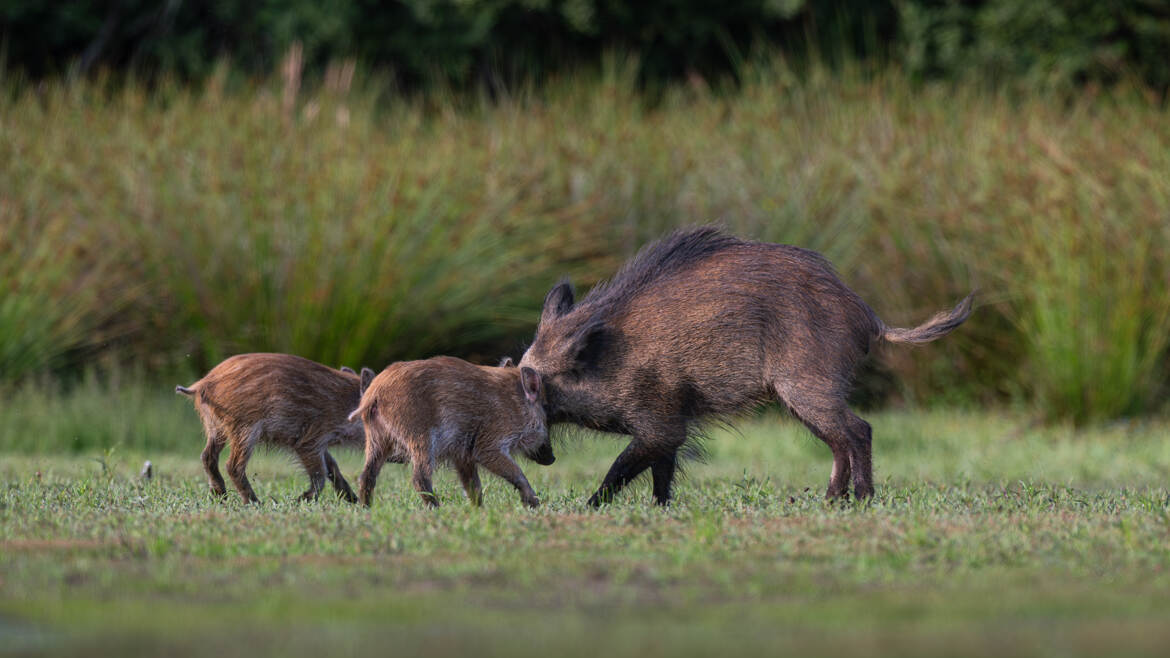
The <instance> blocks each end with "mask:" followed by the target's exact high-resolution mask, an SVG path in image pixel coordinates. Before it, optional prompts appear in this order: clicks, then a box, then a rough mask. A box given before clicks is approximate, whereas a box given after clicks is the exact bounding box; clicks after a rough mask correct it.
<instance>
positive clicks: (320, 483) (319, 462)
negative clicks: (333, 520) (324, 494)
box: [297, 451, 328, 501]
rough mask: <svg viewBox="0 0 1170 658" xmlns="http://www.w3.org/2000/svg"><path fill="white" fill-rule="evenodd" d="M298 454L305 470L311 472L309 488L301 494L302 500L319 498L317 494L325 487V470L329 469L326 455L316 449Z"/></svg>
mask: <svg viewBox="0 0 1170 658" xmlns="http://www.w3.org/2000/svg"><path fill="white" fill-rule="evenodd" d="M297 456H298V457H299V458H300V460H301V465H302V466H304V467H305V472H306V473H308V474H309V488H308V489H307V490H306V491H305V493H303V494H301V500H304V501H313V500H317V496H318V495H320V494H321V490H322V489H324V488H325V472H326V471H327V470H328V467H327V466H326V465H325V457H324V455H323V453H320V452H316V451H309V452H302V453H299V454H298V455H297Z"/></svg>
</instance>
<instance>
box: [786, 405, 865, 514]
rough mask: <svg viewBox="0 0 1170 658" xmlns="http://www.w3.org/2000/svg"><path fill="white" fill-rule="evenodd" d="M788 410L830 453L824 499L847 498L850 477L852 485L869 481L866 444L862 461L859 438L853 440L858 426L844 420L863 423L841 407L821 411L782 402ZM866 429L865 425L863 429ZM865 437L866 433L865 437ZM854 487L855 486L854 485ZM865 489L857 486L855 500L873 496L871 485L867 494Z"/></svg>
mask: <svg viewBox="0 0 1170 658" xmlns="http://www.w3.org/2000/svg"><path fill="white" fill-rule="evenodd" d="M786 402H787V403H788V407H789V409H791V410H792V413H793V414H794V415H795V416H796V417H797V418H798V419H800V422H802V423H804V425H805V427H807V428H808V429H809V431H810V432H812V433H813V436H815V437H817V438H818V439H820V440H821V441H824V442H825V444H826V445H827V446H829V449H830V450H832V451H833V473H832V475H831V476H829V487H828V489H827V490H826V491H825V497H826V498H841V497H843V496H847V495H849V481H850V479H851V478H852V479H853V481H854V483H856V482H857V481H859V480H861V481H863V482H869V481H870V478H871V477H872V476H871V475H870V457H869V454H870V453H869V445H868V442H866V445H865V450H864V459H863V458H862V456H861V446H860V445H859V443H860V439H858V438H856V436H857V435H859V429H860V428H859V427H855V426H853V425H851V424H850V422H849V421H848V420H847V419H848V418H854V419H856V420H857V421H858V422H860V423H861V424H863V425H864V424H865V421H863V420H861V419H860V418H857V417H856V416H854V415H853V414H852V413H851V412H850V411H849V409H848V408H846V407H844V406H841V407H840V408H836V409H832V408H830V409H823V408H820V407H817V406H813V405H808V404H802V403H801V402H799V401H796V400H786ZM868 427H869V426H868V425H866V428H868ZM866 437H867V438H868V434H866ZM855 488H856V484H855ZM865 491H866V488H865V487H861V488H860V490H859V493H858V497H859V498H862V497H865V496H866V495H869V494H872V493H873V487H872V485H869V489H868V493H862V492H865Z"/></svg>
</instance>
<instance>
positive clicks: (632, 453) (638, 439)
mask: <svg viewBox="0 0 1170 658" xmlns="http://www.w3.org/2000/svg"><path fill="white" fill-rule="evenodd" d="M686 438H687V430H686V425H671V426H669V427H665V426H663V427H656V428H654V429H653V430H651V431H645V432H640V433H637V434H635V435H634V438H633V439H631V440H630V445H628V446H626V449H625V450H623V451H622V454H620V455H618V457H617V459H615V460H614V462H613V466H610V467H609V472H608V473H606V474H605V480H603V481H602V482H601V486H600V487H598V489H597V491H596V493H594V494H593V495H592V496H591V497H590V498H589V505H590V506H592V507H599V506H601V505H602V504H603V503H609V502H612V501H613V497H614V496H615V495H617V494H618V492H620V491H621V490H622V489H623V488H625V486H626V485H627V484H629V483H630V482H632V481H633V480H634V478H636V477H638V476H639V475H641V474H642V473H643V472H644V471H645V470H646V469H648V468H651V467H652V466H653V467H654V470H653V471H652V474H653V475H654V499H655V502H657V503H658V504H660V505H665V504H666V503H667V502H668V501H669V500H670V490H671V484H672V483H673V481H674V471H675V465H676V461H677V453H678V449H679V448H680V447H681V446H682V444H683V443H684V442H685V441H686Z"/></svg>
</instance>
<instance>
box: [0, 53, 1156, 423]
mask: <svg viewBox="0 0 1170 658" xmlns="http://www.w3.org/2000/svg"><path fill="white" fill-rule="evenodd" d="M225 71H226V69H225ZM632 71H633V68H632V67H629V66H625V65H623V64H622V63H620V62H618V61H617V60H611V61H610V62H609V64H608V65H607V66H606V67H604V71H602V72H601V73H599V74H590V75H585V74H582V75H579V76H570V77H566V78H564V79H561V80H559V81H556V82H553V83H551V84H549V85H547V86H545V87H544V88H542V89H540V90H539V91H530V92H517V93H515V94H514V95H511V96H506V97H503V98H496V99H493V100H491V101H488V100H475V99H468V98H467V97H466V96H460V95H456V94H443V93H441V92H436V93H434V94H431V95H429V96H426V97H423V98H414V99H404V98H401V97H397V96H395V95H394V94H393V93H391V92H390V91H389V90H388V89H387V88H385V87H382V86H380V85H378V84H377V82H376V81H375V80H371V79H369V78H363V76H362V75H360V73H358V74H355V73H354V69H353V67H352V65H345V64H342V65H339V66H337V67H334V68H333V69H331V70H330V72H329V73H327V74H326V76H325V77H324V79H323V80H316V81H308V82H304V81H302V80H301V76H300V72H299V64H298V63H297V61H296V60H295V58H294V57H290V59H289V60H288V61H286V62H285V65H284V66H283V67H282V70H281V72H280V74H279V75H277V76H274V77H273V78H272V79H270V80H261V81H253V82H244V83H239V82H236V83H229V82H228V76H227V75H226V73H224V74H221V75H216V76H213V77H212V78H211V79H210V81H209V82H208V83H207V84H206V85H205V86H203V87H201V88H193V89H192V88H187V89H184V88H178V87H171V86H167V85H163V87H161V88H155V89H153V90H147V89H146V88H144V87H142V86H139V85H136V84H134V83H129V84H119V85H116V86H115V85H109V84H106V83H105V82H104V81H102V80H96V81H91V82H75V83H64V82H62V83H57V84H50V85H42V86H40V87H37V88H35V89H34V88H26V87H14V88H12V89H9V90H8V91H7V93H5V94H4V95H3V98H2V99H0V122H2V123H0V159H2V161H4V162H6V163H10V164H6V166H5V167H3V168H0V221H2V222H3V223H4V235H3V236H0V243H2V244H3V245H4V247H5V248H4V250H3V251H0V274H2V275H3V279H2V281H3V283H4V287H5V289H6V292H8V293H9V295H10V296H12V299H14V300H15V301H13V302H9V301H8V299H7V298H6V299H5V301H4V302H0V318H2V319H3V324H2V325H0V359H2V360H0V367H2V368H3V373H2V376H0V379H4V380H7V381H15V380H18V379H20V378H22V377H27V376H28V375H30V374H31V373H38V372H43V371H45V370H51V369H56V370H57V371H58V372H60V371H61V369H63V368H78V367H80V366H81V365H83V364H85V363H88V362H90V361H93V360H95V359H98V360H100V359H108V360H112V361H117V362H127V361H129V362H133V363H135V364H138V365H137V366H136V367H140V368H143V369H144V370H145V371H146V372H161V371H169V370H170V369H173V368H176V367H178V368H180V369H187V370H199V369H202V368H205V367H207V366H208V365H210V364H213V363H214V362H215V361H216V360H218V359H220V358H222V357H224V356H226V355H228V354H231V353H234V352H239V351H250V350H279V351H288V352H294V353H298V354H302V355H305V356H308V357H310V358H314V359H318V360H321V361H324V362H326V363H331V364H334V365H340V364H348V365H353V366H359V365H371V366H381V365H383V364H385V363H386V362H389V361H391V360H395V359H402V358H414V357H421V356H426V355H429V354H434V353H438V352H445V353H453V354H460V355H463V356H471V357H473V358H482V359H490V358H494V357H496V356H498V355H500V354H503V353H511V354H517V353H518V352H519V351H520V350H521V349H522V347H523V344H524V341H525V340H527V339H528V338H529V337H530V336H531V332H532V329H533V326H534V324H535V321H536V318H537V315H538V309H539V306H540V303H541V301H542V299H543V295H544V292H545V291H546V290H547V288H548V287H549V286H550V285H551V284H552V283H553V282H555V281H556V280H557V279H558V278H559V277H561V276H563V275H571V276H573V277H574V279H575V281H576V282H577V283H578V287H579V288H580V289H584V288H586V287H587V286H588V285H590V284H591V283H593V282H595V281H596V280H598V279H599V278H602V277H605V276H608V275H609V274H611V273H612V272H613V271H614V269H615V268H616V267H617V266H618V265H619V264H620V263H621V261H622V260H623V259H625V258H626V257H628V256H629V255H630V254H632V253H633V252H634V251H635V250H636V249H637V248H638V246H640V245H641V244H643V243H644V242H645V241H647V240H649V239H652V238H654V237H656V236H658V235H660V234H661V233H663V232H665V231H667V230H669V229H670V228H672V227H674V226H678V225H686V224H694V223H702V222H708V221H718V222H722V223H724V224H726V225H727V226H728V227H729V228H730V229H732V230H733V231H735V232H736V233H738V234H740V235H743V236H747V237H755V238H760V239H766V240H773V241H781V242H789V243H794V244H800V245H804V246H808V247H811V248H814V249H818V250H820V251H822V252H824V253H826V255H828V256H829V258H830V259H831V260H833V261H834V262H835V263H836V265H837V266H838V268H839V269H840V270H841V272H842V275H843V276H844V278H845V280H846V281H847V282H848V283H850V284H851V285H852V286H853V287H854V288H855V289H857V290H858V291H859V292H860V293H861V294H862V295H863V296H864V297H865V299H867V300H868V301H869V302H870V303H871V305H872V306H873V307H874V308H875V309H876V310H877V311H878V313H879V314H880V315H881V316H882V317H883V319H885V320H886V321H887V323H889V324H900V325H908V324H914V323H917V322H921V321H922V320H924V319H925V318H926V317H927V316H929V315H930V314H931V313H933V312H935V311H937V310H939V309H942V308H945V307H949V305H951V304H953V303H954V302H955V301H956V300H957V299H959V298H960V297H961V296H963V295H964V294H966V293H967V292H968V291H969V289H971V288H972V287H978V288H979V289H980V290H981V296H980V303H981V306H980V308H978V309H977V311H976V314H975V315H974V316H973V318H972V320H971V321H970V322H969V323H968V324H967V325H966V326H965V327H964V328H963V329H962V330H960V331H958V332H956V333H955V334H953V335H952V336H950V337H948V338H947V339H946V340H944V341H940V342H939V343H936V344H934V345H932V346H930V347H927V348H919V349H897V350H893V349H891V350H883V352H882V354H881V358H880V361H879V364H880V365H879V366H878V367H877V368H876V369H875V372H877V373H878V376H874V377H867V378H866V379H865V382H866V385H867V386H869V387H871V388H876V389H880V390H878V391H877V394H879V397H881V396H884V397H886V398H890V397H892V398H893V399H901V400H907V401H913V402H918V403H931V402H947V403H961V404H965V403H975V402H988V401H998V402H1003V401H1021V402H1025V403H1035V404H1037V405H1038V408H1039V409H1040V410H1041V411H1042V412H1043V413H1044V414H1045V415H1046V416H1047V417H1049V418H1053V419H1056V418H1062V419H1071V420H1073V421H1076V422H1086V421H1092V420H1096V419H1103V418H1112V417H1117V416H1122V415H1128V414H1134V413H1140V412H1148V411H1154V410H1157V409H1159V408H1160V407H1159V405H1160V404H1161V400H1162V398H1161V394H1162V392H1163V391H1164V385H1165V384H1166V379H1167V377H1166V375H1167V365H1168V363H1167V350H1166V347H1167V345H1166V341H1167V338H1166V337H1167V336H1168V335H1170V295H1168V292H1170V291H1168V290H1167V287H1168V285H1170V280H1168V279H1170V262H1168V260H1170V251H1168V249H1167V247H1170V122H1168V121H1167V118H1168V116H1167V110H1166V109H1165V108H1163V107H1160V106H1159V104H1158V103H1157V102H1156V101H1155V100H1153V99H1151V98H1148V97H1147V96H1146V95H1145V94H1144V93H1143V91H1142V90H1141V89H1140V88H1137V87H1133V88H1130V87H1121V88H1118V89H1115V90H1113V91H1110V92H1108V93H1104V92H1099V91H1094V90H1086V91H1084V92H1079V95H1076V96H1072V97H1070V96H1068V95H1067V94H1064V95H1056V94H1040V93H1037V94H1036V95H1034V96H1028V95H1021V94H1019V93H1015V94H1012V95H1007V94H1000V93H997V92H993V91H988V90H987V89H985V88H983V87H979V86H976V85H973V84H970V85H965V84H960V85H954V84H950V85H940V86H922V85H917V84H914V83H912V82H910V81H909V80H907V79H906V78H905V77H903V76H901V75H899V74H896V73H868V74H862V73H860V72H857V71H848V70H846V71H845V72H838V73H836V74H829V73H828V72H826V71H824V70H820V69H816V68H814V69H812V70H811V71H809V72H807V73H805V74H802V75H795V74H793V73H792V72H791V71H789V70H788V69H787V68H786V67H785V66H784V65H783V64H782V63H777V62H773V63H769V64H767V65H760V66H754V67H749V68H748V69H746V70H745V71H744V74H743V80H744V83H743V86H742V87H741V88H740V89H738V90H736V91H734V92H728V93H716V92H714V91H712V90H710V89H707V88H706V87H705V86H704V85H703V83H702V82H700V81H693V82H692V83H690V84H688V85H683V86H679V87H677V88H674V89H671V90H668V91H667V92H666V93H665V94H664V95H663V96H661V97H660V98H657V99H656V101H655V102H654V103H650V102H648V101H647V99H646V98H644V97H643V96H641V95H640V93H639V92H638V91H637V87H636V84H635V83H634V77H635V76H634V75H633V73H632ZM57 254H63V255H62V256H60V257H57V256H56V255H57ZM26 345H34V346H35V347H31V348H26V347H25V346H26Z"/></svg>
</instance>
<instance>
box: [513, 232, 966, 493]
mask: <svg viewBox="0 0 1170 658" xmlns="http://www.w3.org/2000/svg"><path fill="white" fill-rule="evenodd" d="M970 312H971V296H970V295H969V296H968V297H967V298H966V299H964V300H963V301H962V302H960V303H959V305H958V306H956V307H955V308H954V309H952V310H951V311H950V312H943V313H939V314H937V315H935V316H934V317H933V318H931V319H930V320H928V321H927V322H926V323H925V324H923V325H921V326H919V327H915V328H913V329H895V328H891V327H887V326H886V325H884V324H883V323H882V321H881V320H880V319H878V317H877V315H876V314H875V313H874V312H873V310H872V309H870V307H869V306H867V305H866V303H865V302H863V301H862V300H861V298H860V297H858V296H857V295H856V294H855V293H854V292H853V291H851V290H850V289H849V288H847V287H846V286H845V284H844V283H842V282H841V280H840V279H839V278H838V277H837V275H836V274H835V273H834V271H833V267H832V266H831V265H830V264H829V262H828V261H827V260H826V259H825V258H824V257H823V256H821V255H820V254H818V253H816V252H813V251H809V250H807V249H801V248H799V247H792V246H789V245H781V244H770V243H763V242H751V241H746V240H740V239H738V238H735V237H733V236H730V235H727V234H725V233H723V232H722V231H720V230H719V229H717V228H714V227H700V228H694V229H688V230H680V231H676V232H674V233H672V234H670V235H668V236H667V237H665V238H663V239H662V240H660V241H658V242H656V243H653V244H650V245H648V246H647V247H645V248H644V249H642V251H640V252H639V253H638V254H637V255H636V256H635V257H634V258H633V259H632V260H631V261H629V262H628V263H627V264H626V265H625V266H623V267H622V268H621V270H619V271H618V273H617V274H616V275H615V276H614V277H613V279H611V280H610V281H608V282H606V283H602V284H599V285H597V286H596V287H594V288H593V289H592V290H590V291H589V293H588V294H587V295H585V297H584V298H583V299H581V301H580V302H574V299H573V289H572V287H571V286H570V285H569V283H568V282H561V283H560V284H558V285H556V286H555V287H553V289H552V290H550V291H549V293H548V295H547V296H546V297H545V300H544V308H543V310H542V311H541V315H540V324H539V326H538V327H537V330H536V336H535V338H534V339H533V342H532V345H531V346H530V347H529V348H528V350H527V351H526V352H525V353H524V356H523V357H522V358H521V360H520V366H521V367H522V368H532V369H534V370H536V371H537V372H538V373H539V374H540V375H541V378H542V382H543V385H544V389H545V395H546V400H547V402H546V408H547V411H548V416H549V422H550V423H557V422H573V423H577V424H579V425H583V426H585V427H588V428H592V429H596V430H600V431H603V432H615V433H619V434H628V435H631V436H632V439H631V440H630V443H629V445H628V446H627V447H626V449H625V450H624V451H623V452H622V453H621V454H620V455H619V456H618V458H617V460H616V461H614V463H613V466H612V467H610V469H609V472H608V473H607V474H606V476H605V479H604V481H603V482H602V483H601V486H600V487H599V488H598V490H597V492H596V493H594V494H593V496H592V497H591V498H590V499H589V503H590V504H591V505H594V506H596V505H600V504H601V503H603V502H607V501H609V500H610V499H611V498H612V496H613V495H614V494H616V493H617V492H619V491H620V490H621V489H622V487H624V486H625V485H626V484H627V483H628V482H630V481H631V480H632V479H634V478H635V477H637V476H638V475H639V474H641V473H642V472H644V471H645V470H646V469H647V468H649V469H650V472H651V475H652V478H653V484H654V498H655V500H656V501H657V502H658V503H659V504H665V503H666V502H667V501H669V500H670V496H671V484H672V481H673V479H674V472H675V466H676V462H677V453H678V450H679V448H680V447H681V446H682V445H683V444H684V442H685V441H686V439H687V432H688V430H689V429H690V428H691V426H692V425H693V423H694V421H696V420H698V419H701V418H703V417H705V416H726V415H729V414H733V413H735V412H737V411H741V410H744V409H745V408H748V407H751V406H753V405H755V404H757V403H759V402H762V401H765V400H779V401H780V402H781V403H783V404H784V405H786V406H787V407H788V409H789V410H790V411H791V412H792V413H793V414H794V415H795V416H796V417H797V418H799V419H800V421H801V422H803V423H804V424H805V425H806V426H807V427H808V428H809V430H811V431H812V433H813V434H814V435H816V437H817V438H819V439H821V440H822V441H824V442H825V443H826V444H828V446H829V448H830V449H831V450H832V451H833V471H832V476H831V477H830V479H829V487H828V491H827V496H828V497H830V498H835V497H838V496H842V495H846V494H847V493H848V487H849V482H850V478H852V482H853V492H854V495H856V496H857V497H858V498H866V497H868V496H871V495H872V494H873V469H872V465H871V461H870V459H871V457H870V455H871V453H870V443H871V431H870V426H869V424H868V423H866V422H865V421H864V420H862V419H861V418H858V417H857V416H856V415H855V414H854V413H853V412H852V411H850V410H849V407H848V406H847V404H846V396H847V394H848V391H849V387H850V385H851V381H852V377H853V369H854V366H855V365H856V364H857V362H858V361H859V360H860V359H861V358H862V357H863V356H864V355H865V354H866V353H868V352H869V350H870V348H871V347H873V345H874V344H875V342H877V341H879V340H885V341H888V342H892V343H925V342H929V341H932V340H935V339H936V338H939V337H941V336H943V335H945V334H947V333H948V332H950V331H951V330H953V329H954V328H955V327H957V326H959V325H960V324H962V322H963V321H964V320H966V319H967V316H968V315H969V314H970Z"/></svg>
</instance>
